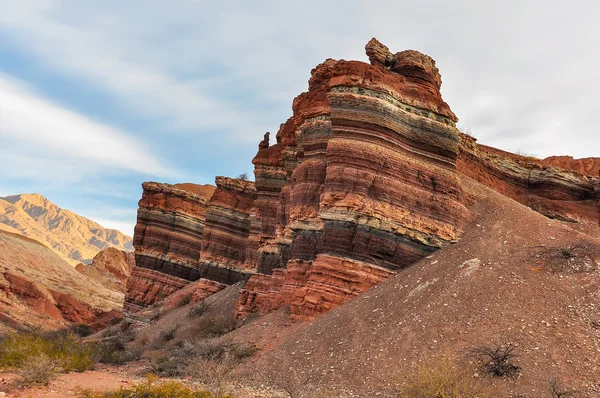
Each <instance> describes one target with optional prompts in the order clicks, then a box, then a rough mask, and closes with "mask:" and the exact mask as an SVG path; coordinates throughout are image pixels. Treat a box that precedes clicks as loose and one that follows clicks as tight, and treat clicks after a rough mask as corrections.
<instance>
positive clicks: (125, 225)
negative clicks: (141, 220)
mask: <svg viewBox="0 0 600 398" xmlns="http://www.w3.org/2000/svg"><path fill="white" fill-rule="evenodd" d="M82 215H83V214H82ZM84 217H86V216H84ZM87 218H89V217H87ZM91 220H93V221H95V222H97V223H98V224H100V225H102V226H103V227H104V228H110V229H116V230H117V231H121V232H123V233H124V234H125V235H127V236H129V237H132V238H133V229H134V228H135V220H136V219H135V217H134V218H133V219H132V220H131V221H121V220H112V219H108V218H91Z"/></svg>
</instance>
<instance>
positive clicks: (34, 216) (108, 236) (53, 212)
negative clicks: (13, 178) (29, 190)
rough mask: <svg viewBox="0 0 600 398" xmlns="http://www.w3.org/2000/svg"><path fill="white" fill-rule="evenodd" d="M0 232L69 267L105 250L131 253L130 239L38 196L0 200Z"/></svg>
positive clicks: (12, 197)
mask: <svg viewBox="0 0 600 398" xmlns="http://www.w3.org/2000/svg"><path fill="white" fill-rule="evenodd" d="M0 229H4V230H6V231H8V232H13V233H19V234H21V235H24V236H27V237H29V238H32V239H35V240H37V241H38V242H41V243H43V244H44V245H46V246H48V247H49V248H51V249H52V250H53V251H54V252H55V253H56V254H58V255H59V256H60V257H62V258H63V259H64V260H65V261H66V262H68V263H69V264H71V265H72V266H73V267H75V266H76V265H77V264H79V263H84V264H89V263H91V261H92V258H93V257H94V256H95V255H96V254H98V252H99V251H100V250H103V249H106V248H108V247H115V248H117V249H119V250H124V251H131V250H132V249H133V246H132V241H131V238H130V237H128V236H126V235H125V234H123V233H121V232H119V231H117V230H114V229H107V228H103V227H102V226H101V225H100V224H98V223H96V222H94V221H92V220H89V219H87V218H85V217H82V216H80V215H78V214H75V213H73V212H72V211H69V210H65V209H61V208H60V207H58V206H56V205H55V204H54V203H52V202H50V201H49V200H48V199H46V198H45V197H43V196H42V195H39V194H31V195H29V194H23V195H13V196H7V197H5V198H0Z"/></svg>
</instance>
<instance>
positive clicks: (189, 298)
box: [178, 294, 192, 307]
mask: <svg viewBox="0 0 600 398" xmlns="http://www.w3.org/2000/svg"><path fill="white" fill-rule="evenodd" d="M191 302H192V295H191V294H186V295H185V296H183V297H182V298H181V300H180V301H179V303H178V307H183V306H184V305H188V304H189V303H191Z"/></svg>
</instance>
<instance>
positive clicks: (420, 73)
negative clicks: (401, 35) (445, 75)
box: [390, 50, 442, 91]
mask: <svg viewBox="0 0 600 398" xmlns="http://www.w3.org/2000/svg"><path fill="white" fill-rule="evenodd" d="M390 70H391V71H392V72H396V73H399V74H401V75H402V76H405V77H406V78H407V79H408V80H410V81H412V82H415V83H420V84H423V83H424V84H429V85H431V87H432V88H434V89H435V90H437V91H439V90H440V87H442V77H441V76H440V72H439V70H438V68H437V67H436V66H435V61H434V60H433V58H431V57H430V56H429V55H425V54H422V53H420V52H418V51H415V50H405V51H401V52H398V53H396V54H394V58H393V61H392V65H391V66H390Z"/></svg>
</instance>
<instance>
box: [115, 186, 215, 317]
mask: <svg viewBox="0 0 600 398" xmlns="http://www.w3.org/2000/svg"><path fill="white" fill-rule="evenodd" d="M142 188H143V190H144V191H143V194H142V199H141V200H140V202H139V209H138V219H137V224H136V227H135V233H134V247H135V263H136V266H135V267H134V268H133V270H132V272H131V277H130V279H129V281H128V283H127V289H126V290H127V292H126V295H125V306H124V308H125V311H128V312H133V311H135V310H137V309H139V308H140V307H145V306H148V305H151V304H153V303H154V302H155V301H156V300H159V299H162V298H164V297H166V296H168V295H169V294H171V293H173V292H175V291H177V290H179V289H181V288H182V287H183V286H185V285H186V284H187V283H188V281H190V280H194V276H193V275H191V274H192V273H193V270H194V269H196V266H197V264H198V257H199V253H200V244H201V239H202V233H203V231H204V222H205V220H206V209H207V208H208V203H209V200H210V197H211V196H212V194H213V193H214V190H215V187H213V186H206V185H205V186H201V185H194V184H179V185H171V184H159V183H156V182H145V183H144V184H143V185H142Z"/></svg>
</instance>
